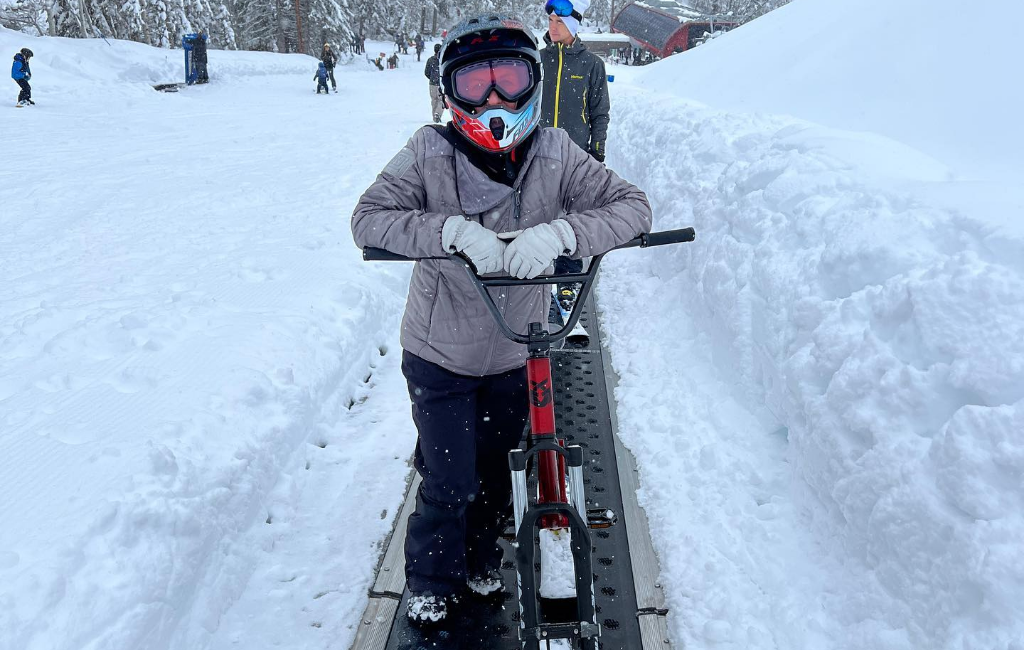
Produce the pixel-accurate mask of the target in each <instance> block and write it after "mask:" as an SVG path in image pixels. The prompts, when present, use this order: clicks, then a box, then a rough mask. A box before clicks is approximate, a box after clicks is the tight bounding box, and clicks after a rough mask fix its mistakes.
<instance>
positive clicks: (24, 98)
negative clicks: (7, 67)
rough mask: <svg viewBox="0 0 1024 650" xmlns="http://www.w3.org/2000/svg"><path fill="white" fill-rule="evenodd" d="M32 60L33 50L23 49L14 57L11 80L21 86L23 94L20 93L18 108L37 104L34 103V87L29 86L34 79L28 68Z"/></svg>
mask: <svg viewBox="0 0 1024 650" xmlns="http://www.w3.org/2000/svg"><path fill="white" fill-rule="evenodd" d="M31 58H32V50H30V49H28V48H27V47H23V48H21V51H20V52H18V53H17V54H15V55H14V65H13V66H11V78H12V79H14V81H16V82H17V83H18V85H19V86H21V92H20V93H18V106H28V105H29V104H35V102H34V101H32V86H30V85H28V81H29V79H31V78H32V70H30V69H29V67H28V60H29V59H31Z"/></svg>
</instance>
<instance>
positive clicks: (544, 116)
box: [541, 0, 610, 162]
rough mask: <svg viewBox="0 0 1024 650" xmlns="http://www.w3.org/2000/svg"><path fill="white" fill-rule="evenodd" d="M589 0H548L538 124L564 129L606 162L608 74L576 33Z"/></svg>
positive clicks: (582, 147) (583, 147)
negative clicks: (542, 89)
mask: <svg viewBox="0 0 1024 650" xmlns="http://www.w3.org/2000/svg"><path fill="white" fill-rule="evenodd" d="M589 6H590V0H548V2H547V4H546V5H545V7H544V10H545V11H546V12H547V13H548V33H547V34H545V36H544V41H545V42H546V43H547V47H545V48H544V50H543V51H542V52H541V60H542V63H543V66H544V98H543V101H542V103H541V125H542V126H553V127H556V128H560V129H565V130H566V131H567V132H568V133H569V138H571V139H572V141H573V142H575V143H576V144H577V145H578V146H579V147H580V148H581V149H583V150H584V151H586V152H587V153H589V154H590V155H591V156H593V157H594V158H596V159H597V160H599V161H601V162H604V157H605V139H606V137H607V135H608V112H609V109H610V103H609V101H608V78H607V77H606V76H605V71H604V61H602V60H601V58H600V57H598V56H597V55H596V54H594V53H593V52H591V51H589V50H587V46H586V45H584V44H583V42H582V41H580V38H579V36H577V35H576V33H577V31H579V27H580V21H581V20H582V19H583V12H584V11H586V10H587V8H588V7H589Z"/></svg>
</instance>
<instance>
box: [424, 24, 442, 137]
mask: <svg viewBox="0 0 1024 650" xmlns="http://www.w3.org/2000/svg"><path fill="white" fill-rule="evenodd" d="M440 51H441V44H440V43H435V44H434V55H433V56H432V57H430V58H429V59H427V65H426V67H425V68H424V69H423V76H425V77H426V78H427V79H428V80H429V88H430V113H431V116H432V117H433V118H434V124H440V123H441V113H442V112H444V101H443V100H442V99H441V86H440V83H441V75H440V73H439V72H438V71H439V70H440V66H439V64H438V61H437V55H438V53H439V52H440Z"/></svg>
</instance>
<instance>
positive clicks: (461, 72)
mask: <svg viewBox="0 0 1024 650" xmlns="http://www.w3.org/2000/svg"><path fill="white" fill-rule="evenodd" d="M531 88H533V70H532V69H531V67H530V64H529V63H527V62H526V61H523V60H522V59H491V60H488V61H480V62H478V63H471V64H469V65H467V66H464V67H462V68H459V69H458V70H456V71H455V72H454V73H452V90H453V93H454V95H455V99H458V100H460V101H463V102H465V103H466V104H469V105H470V106H480V105H482V104H484V103H485V102H486V101H487V97H488V96H489V95H490V94H491V91H492V90H495V91H497V92H498V95H499V96H501V98H502V99H504V100H505V101H507V102H514V101H518V100H519V99H520V98H522V97H523V96H524V95H526V94H527V93H528V92H529V91H530V89H531Z"/></svg>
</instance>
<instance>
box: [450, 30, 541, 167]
mask: <svg viewBox="0 0 1024 650" xmlns="http://www.w3.org/2000/svg"><path fill="white" fill-rule="evenodd" d="M438 62H439V64H440V66H439V67H440V77H441V89H442V92H443V93H444V96H445V100H446V101H447V103H448V108H449V109H450V110H451V113H452V124H454V125H455V128H456V129H458V131H459V132H460V133H462V135H464V136H465V137H466V139H467V140H469V141H470V142H472V143H473V144H474V145H475V146H476V147H478V148H480V149H482V150H483V151H486V152H488V153H504V152H507V151H509V150H511V149H513V148H514V147H515V146H516V145H518V144H519V143H521V142H522V141H523V140H525V139H526V137H527V136H528V135H530V133H532V132H533V130H534V129H536V128H537V125H538V124H539V123H540V101H541V92H542V89H543V85H542V84H541V62H540V50H539V49H538V48H537V40H536V39H535V38H534V37H533V35H532V34H531V33H530V32H529V31H528V30H527V29H526V27H525V26H523V23H522V22H520V21H519V20H517V19H515V18H512V17H510V16H506V15H501V14H485V15H482V16H478V17H476V18H470V19H468V20H465V21H463V22H461V23H459V24H458V25H456V26H455V27H454V28H452V29H451V30H450V31H449V32H448V35H447V37H446V38H445V39H444V43H442V45H441V53H440V55H439V56H438ZM491 91H495V92H497V93H498V95H499V97H501V98H502V99H503V100H505V101H506V102H511V103H514V104H515V108H513V109H509V108H506V107H505V106H504V105H498V106H487V105H486V103H487V97H488V96H490V93H491Z"/></svg>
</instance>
